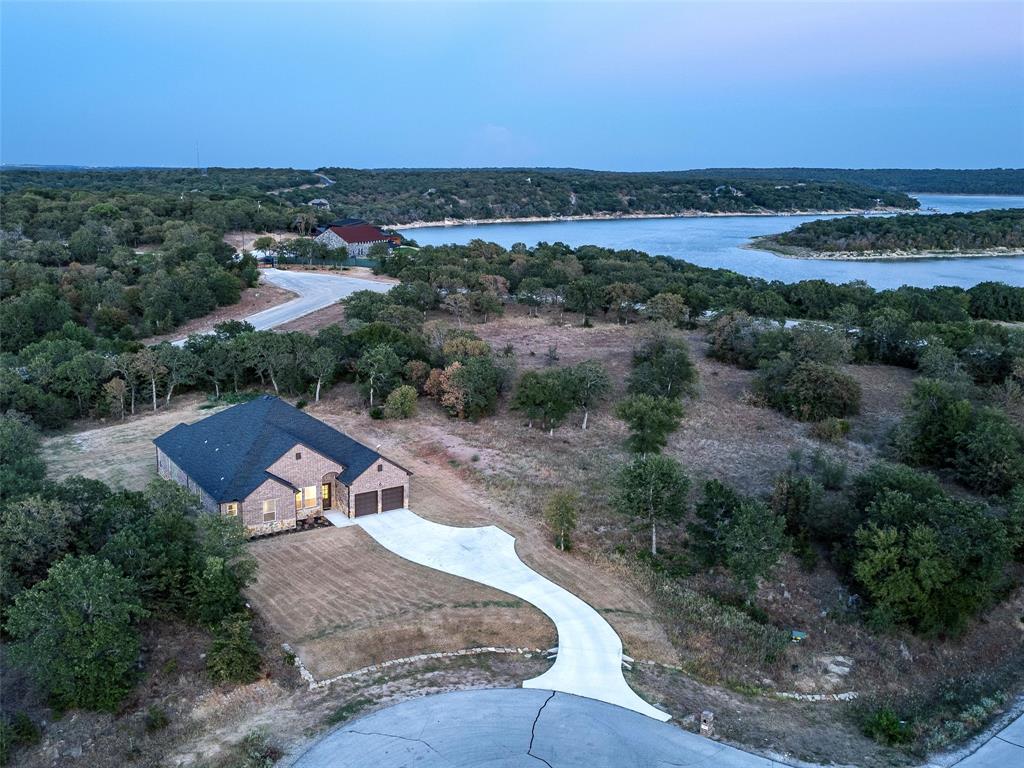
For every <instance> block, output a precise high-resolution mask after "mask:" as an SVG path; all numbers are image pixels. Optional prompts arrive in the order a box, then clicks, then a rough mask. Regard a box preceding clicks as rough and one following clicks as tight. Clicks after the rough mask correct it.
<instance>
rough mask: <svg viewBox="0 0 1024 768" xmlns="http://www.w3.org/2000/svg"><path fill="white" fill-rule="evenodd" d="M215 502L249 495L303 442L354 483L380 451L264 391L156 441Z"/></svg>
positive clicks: (174, 430) (343, 479) (238, 498)
mask: <svg viewBox="0 0 1024 768" xmlns="http://www.w3.org/2000/svg"><path fill="white" fill-rule="evenodd" d="M153 442H154V443H155V444H156V446H157V447H158V448H159V449H160V450H161V451H163V452H164V453H165V454H166V455H167V456H168V457H169V458H170V459H171V461H173V462H174V463H175V464H177V465H178V466H179V467H180V468H181V469H182V471H184V472H185V474H187V475H188V476H189V477H190V478H192V480H193V481H194V482H195V483H196V484H198V485H199V487H201V488H202V489H203V490H204V491H206V492H207V493H209V494H210V495H211V496H212V497H213V498H214V500H215V501H217V502H225V501H236V500H241V499H244V498H245V497H246V496H248V495H249V494H250V493H252V491H253V490H255V489H256V488H258V487H259V486H260V485H261V484H262V483H263V482H264V481H265V480H266V479H267V469H268V468H269V467H270V466H272V465H273V464H274V463H275V462H276V461H277V460H278V459H280V458H281V456H283V455H284V454H285V453H286V452H287V451H289V450H291V449H292V448H293V447H294V446H295V445H296V444H297V443H301V444H303V445H306V446H308V447H309V448H310V449H312V450H314V451H316V452H317V453H320V454H322V455H323V456H326V457H327V458H329V459H331V460H332V461H335V462H337V463H338V464H340V465H341V466H343V467H344V472H343V473H342V474H341V475H340V476H339V480H341V482H342V483H345V484H349V483H351V482H352V480H354V479H355V478H356V477H358V476H359V475H360V474H362V473H363V471H365V470H366V468H367V467H369V466H371V465H372V464H373V462H374V461H376V460H377V459H378V458H379V457H380V454H378V453H377V452H376V451H374V450H372V449H370V448H368V447H367V446H365V445H363V444H362V443H359V442H357V441H355V440H353V439H352V438H351V437H349V436H348V435H346V434H344V433H342V432H339V431H338V430H336V429H334V428H332V427H330V426H328V425H327V424H324V423H323V422H322V421H320V420H319V419H315V418H313V417H312V416H310V415H309V414H306V413H303V412H302V411H300V410H299V409H297V408H295V407H293V406H291V405H288V403H286V402H284V401H283V400H281V399H280V398H277V397H271V396H269V395H264V396H263V397H258V398H256V399H255V400H250V401H249V402H247V403H241V404H240V405H236V406H233V407H231V408H228V409H226V410H224V411H221V412H220V413H216V414H214V415H213V416H209V417H208V418H205V419H203V420H202V421H198V422H196V423H195V424H179V425H178V426H176V427H174V428H173V429H171V430H169V431H168V432H165V433H164V434H162V435H160V437H158V438H156V440H154V441H153Z"/></svg>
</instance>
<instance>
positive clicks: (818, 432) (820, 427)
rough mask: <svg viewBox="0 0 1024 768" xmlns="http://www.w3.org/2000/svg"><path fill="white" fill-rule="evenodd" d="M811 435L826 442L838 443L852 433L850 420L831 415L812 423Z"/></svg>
mask: <svg viewBox="0 0 1024 768" xmlns="http://www.w3.org/2000/svg"><path fill="white" fill-rule="evenodd" d="M810 434H811V437H813V438H815V439H817V440H823V441H825V442H826V443H838V442H839V441H840V440H842V439H843V438H844V437H846V436H847V435H848V434H850V422H849V421H847V420H846V419H837V418H836V417H834V416H830V417H828V418H827V419H822V420H821V421H816V422H814V423H813V424H811V428H810Z"/></svg>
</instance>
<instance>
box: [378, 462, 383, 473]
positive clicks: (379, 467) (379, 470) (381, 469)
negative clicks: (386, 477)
mask: <svg viewBox="0 0 1024 768" xmlns="http://www.w3.org/2000/svg"><path fill="white" fill-rule="evenodd" d="M377 471H378V472H383V471H384V465H383V464H378V465H377Z"/></svg>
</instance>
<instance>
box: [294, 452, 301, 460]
mask: <svg viewBox="0 0 1024 768" xmlns="http://www.w3.org/2000/svg"><path fill="white" fill-rule="evenodd" d="M301 458H302V451H296V452H295V460H296V461H298V460H299V459H301Z"/></svg>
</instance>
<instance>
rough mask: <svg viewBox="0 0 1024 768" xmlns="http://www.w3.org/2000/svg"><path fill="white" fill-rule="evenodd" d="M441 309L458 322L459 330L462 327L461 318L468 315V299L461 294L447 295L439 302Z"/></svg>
mask: <svg viewBox="0 0 1024 768" xmlns="http://www.w3.org/2000/svg"><path fill="white" fill-rule="evenodd" d="M441 309H443V310H444V311H445V312H447V313H448V314H450V315H451V316H452V317H454V318H455V319H456V320H458V321H459V328H461V327H462V320H463V318H464V317H465V316H466V315H467V314H469V310H470V303H469V299H468V298H466V297H465V296H464V295H462V294H461V293H457V292H456V293H449V294H448V295H447V296H445V297H444V300H443V301H442V302H441Z"/></svg>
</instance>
